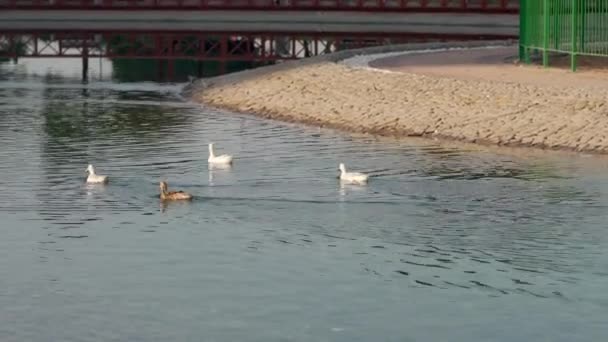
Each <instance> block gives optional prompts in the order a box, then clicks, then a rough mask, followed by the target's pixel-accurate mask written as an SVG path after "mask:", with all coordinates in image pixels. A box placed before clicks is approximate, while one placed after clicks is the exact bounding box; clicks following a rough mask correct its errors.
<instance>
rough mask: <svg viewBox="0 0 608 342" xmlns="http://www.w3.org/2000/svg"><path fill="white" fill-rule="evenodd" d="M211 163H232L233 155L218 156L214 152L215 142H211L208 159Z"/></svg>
mask: <svg viewBox="0 0 608 342" xmlns="http://www.w3.org/2000/svg"><path fill="white" fill-rule="evenodd" d="M207 161H208V162H209V164H217V165H230V164H232V156H231V155H228V154H222V155H219V156H216V155H215V153H213V143H211V144H209V159H207Z"/></svg>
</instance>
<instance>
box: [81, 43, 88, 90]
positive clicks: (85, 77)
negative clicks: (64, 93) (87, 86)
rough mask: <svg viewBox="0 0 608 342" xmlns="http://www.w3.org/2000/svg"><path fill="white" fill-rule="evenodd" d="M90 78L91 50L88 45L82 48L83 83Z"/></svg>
mask: <svg viewBox="0 0 608 342" xmlns="http://www.w3.org/2000/svg"><path fill="white" fill-rule="evenodd" d="M88 80H89V50H88V48H87V47H86V46H84V47H83V49H82V83H87V82H88Z"/></svg>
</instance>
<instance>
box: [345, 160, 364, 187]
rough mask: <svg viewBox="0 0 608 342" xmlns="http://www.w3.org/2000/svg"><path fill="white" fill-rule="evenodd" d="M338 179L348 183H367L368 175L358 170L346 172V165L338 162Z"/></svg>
mask: <svg viewBox="0 0 608 342" xmlns="http://www.w3.org/2000/svg"><path fill="white" fill-rule="evenodd" d="M339 170H340V180H341V181H344V182H348V183H354V184H364V183H367V180H368V179H369V176H368V175H366V174H363V173H360V172H346V167H345V166H344V163H340V166H339Z"/></svg>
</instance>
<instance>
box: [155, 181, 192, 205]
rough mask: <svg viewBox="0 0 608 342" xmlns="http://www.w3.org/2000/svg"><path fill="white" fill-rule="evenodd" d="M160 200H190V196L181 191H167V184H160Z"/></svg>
mask: <svg viewBox="0 0 608 342" xmlns="http://www.w3.org/2000/svg"><path fill="white" fill-rule="evenodd" d="M160 199H161V200H167V201H176V200H191V199H192V195H190V194H189V193H187V192H183V191H167V182H160Z"/></svg>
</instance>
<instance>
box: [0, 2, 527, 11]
mask: <svg viewBox="0 0 608 342" xmlns="http://www.w3.org/2000/svg"><path fill="white" fill-rule="evenodd" d="M2 8H4V9H45V10H53V9H88V10H100V9H101V10H104V9H122V10H124V9H127V10H141V9H155V10H170V9H177V10H210V9H215V10H220V9H223V10H226V9H232V10H265V11H267V10H300V11H306V10H323V11H332V10H339V11H345V10H347V11H362V12H368V13H369V12H466V13H473V12H477V13H511V14H515V13H517V12H518V10H519V0H0V9H2Z"/></svg>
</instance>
